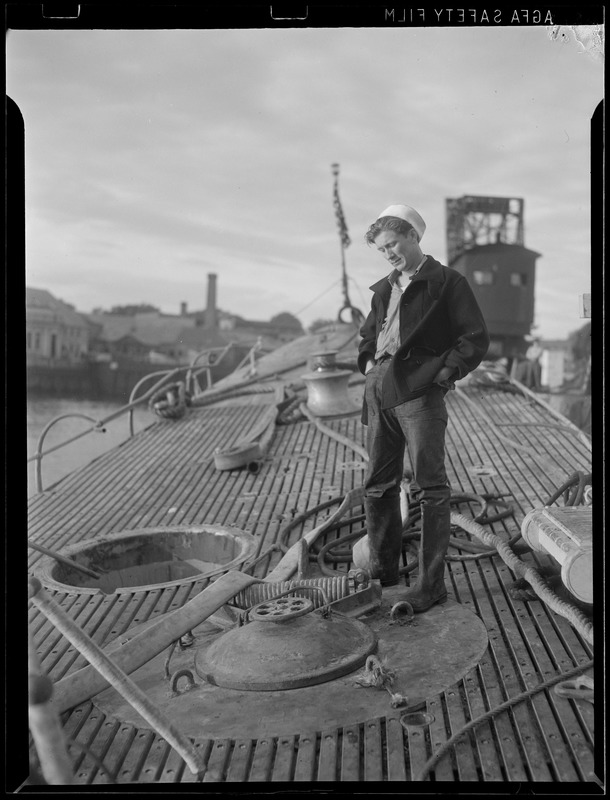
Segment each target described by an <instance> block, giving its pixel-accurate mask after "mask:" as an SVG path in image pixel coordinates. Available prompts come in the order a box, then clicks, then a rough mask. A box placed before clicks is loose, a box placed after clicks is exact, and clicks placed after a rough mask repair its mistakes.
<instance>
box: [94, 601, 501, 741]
mask: <svg viewBox="0 0 610 800" xmlns="http://www.w3.org/2000/svg"><path fill="white" fill-rule="evenodd" d="M400 595H401V589H400V587H392V588H391V589H388V590H386V591H385V594H384V599H383V601H382V605H381V607H380V608H379V609H378V610H377V611H375V612H373V613H372V614H370V615H368V617H367V618H366V619H365V621H366V624H367V626H368V627H370V629H371V630H372V631H374V632H375V634H376V635H377V637H378V648H377V652H376V655H377V657H378V658H379V659H380V660H381V662H382V663H383V664H384V665H385V666H387V667H388V668H390V669H392V670H393V671H394V672H395V674H396V677H395V679H394V683H393V685H392V691H394V692H397V693H400V694H402V695H404V696H406V697H407V699H408V704H409V705H414V704H417V703H419V702H421V701H423V700H425V699H426V698H430V697H433V696H435V695H437V694H438V693H439V692H442V691H443V690H444V689H446V688H447V687H449V686H451V685H452V684H454V683H455V682H456V681H457V680H459V679H460V678H462V677H463V676H464V675H465V674H466V673H467V672H469V670H470V669H472V668H473V667H474V666H475V665H476V664H477V663H478V662H479V660H480V659H481V657H482V656H483V654H484V652H485V650H486V648H487V644H488V639H487V631H486V629H485V626H484V624H483V622H482V621H481V620H480V619H479V617H477V616H476V615H475V614H473V613H472V612H471V611H469V610H468V609H466V608H465V607H464V606H462V605H459V604H458V603H453V602H448V603H446V604H445V605H443V606H435V607H433V608H432V609H430V610H429V611H427V612H426V613H425V614H421V615H417V616H416V617H415V618H414V619H413V620H412V621H411V622H404V623H403V622H402V621H399V620H396V621H392V619H391V617H390V610H391V608H392V606H393V605H394V603H395V602H397V601H398V600H400ZM270 624H272V623H270ZM193 633H194V634H195V635H196V639H197V646H198V647H206V646H209V645H210V644H211V643H212V642H214V641H215V640H217V639H218V637H219V636H220V635H222V634H219V633H218V632H217V629H216V631H214V630H213V629H212V626H211V625H209V624H207V625H206V624H205V623H204V625H202V626H200V628H199V629H196V630H195V631H193ZM206 642H207V644H206ZM195 651H196V647H195V648H188V649H186V650H182V651H179V649H178V648H176V650H175V651H174V654H173V655H172V658H171V666H170V670H169V671H170V673H172V674H175V673H176V672H177V671H178V670H181V669H188V670H190V671H191V673H192V675H193V676H194V678H195V682H196V686H195V687H193V688H187V681H183V682H182V683H179V684H178V691H179V692H180V693H179V694H178V695H177V696H173V695H172V692H171V688H170V685H169V682H168V681H167V680H164V679H163V675H164V665H165V662H166V660H167V653H162V654H161V655H159V656H157V657H156V658H155V659H153V660H152V661H150V662H149V663H148V664H146V665H145V666H144V667H142V668H141V669H139V670H137V671H136V672H135V673H134V674H133V675H132V676H131V677H132V678H133V679H134V680H135V682H136V683H137V684H138V685H139V686H140V687H141V688H142V689H143V690H144V691H145V692H146V693H147V694H148V695H149V697H150V698H151V699H152V700H153V702H155V703H156V704H157V706H158V707H159V709H160V710H161V711H162V712H163V714H164V715H165V716H166V717H167V718H168V719H169V720H170V721H171V722H172V723H173V724H174V725H175V726H176V727H177V728H178V729H179V730H180V731H181V732H182V733H183V734H185V735H188V736H191V737H193V738H195V739H202V738H207V737H211V736H213V737H214V738H217V739H218V738H244V737H245V738H260V737H265V736H273V735H275V736H280V735H291V734H296V733H299V732H303V731H308V730H323V729H324V728H327V727H331V726H335V727H336V726H337V725H343V726H345V725H350V724H355V723H358V722H362V721H363V720H366V719H369V718H371V717H376V716H381V715H384V714H387V713H390V712H391V711H392V707H391V698H390V695H389V693H388V692H387V691H385V690H384V689H376V688H371V687H362V686H360V685H359V684H358V683H357V681H356V679H357V678H358V677H359V676H360V675H361V674H362V670H355V671H354V672H352V673H351V674H349V675H346V676H344V677H339V678H336V679H334V680H330V681H327V682H325V683H321V684H318V685H316V686H308V687H304V688H297V689H290V690H285V691H260V692H256V691H240V690H235V689H226V688H223V687H219V686H213V685H211V684H208V683H206V682H204V681H203V680H202V679H201V678H200V677H199V676H197V673H196V670H195V668H194V658H195ZM243 657H244V659H247V658H248V653H244V654H243ZM94 704H95V705H96V706H98V707H99V708H100V709H101V710H102V711H104V713H106V714H109V715H111V716H113V717H116V718H118V719H120V720H121V721H122V722H131V723H133V724H135V725H137V726H138V727H144V728H146V727H147V724H146V723H145V722H144V720H142V719H141V718H140V716H139V715H138V714H137V712H136V711H135V710H134V709H133V708H132V707H131V706H130V705H129V704H128V703H127V702H126V701H125V700H123V698H122V697H121V696H120V695H119V694H117V693H116V692H115V691H114V690H113V689H108V690H106V691H105V692H103V693H101V694H100V695H98V696H97V697H96V698H95V699H94Z"/></svg>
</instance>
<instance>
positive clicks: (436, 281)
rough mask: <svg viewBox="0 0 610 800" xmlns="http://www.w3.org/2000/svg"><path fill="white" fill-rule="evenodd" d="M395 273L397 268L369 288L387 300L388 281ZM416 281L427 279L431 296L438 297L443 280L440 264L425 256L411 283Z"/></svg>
mask: <svg viewBox="0 0 610 800" xmlns="http://www.w3.org/2000/svg"><path fill="white" fill-rule="evenodd" d="M397 274H398V270H396V269H394V270H392V272H390V274H389V275H386V276H385V278H382V279H381V280H380V281H377V283H374V284H373V285H372V286H369V289H371V291H373V292H376V293H377V294H380V295H381V296H382V298H383V299H384V300H385V301H387V300H389V297H390V294H391V293H392V284H391V283H390V281H393V280H394V279H395V277H396V275H397ZM388 279H389V280H388ZM418 281H427V283H428V291H429V292H430V295H431V296H432V297H438V295H439V292H440V288H441V285H442V284H443V283H444V282H445V275H444V273H443V267H442V264H441V263H440V262H439V261H436V260H435V259H434V258H432V256H427V257H426V261H425V262H424V264H423V266H422V268H421V269H420V271H419V272H418V273H417V275H416V276H415V277H414V278H413V280H412V281H411V283H412V284H413V283H417V282H418ZM408 289H409V286H407V288H406V289H405V291H407V290H408Z"/></svg>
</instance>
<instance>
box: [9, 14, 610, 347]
mask: <svg viewBox="0 0 610 800" xmlns="http://www.w3.org/2000/svg"><path fill="white" fill-rule="evenodd" d="M563 44H564V43H562V42H557V41H555V42H554V41H551V39H550V38H549V36H548V34H547V32H546V31H545V29H544V28H541V27H538V28H522V27H517V26H513V27H504V26H500V27H497V28H473V27H465V28H431V29H426V28H422V29H408V28H372V29H358V28H338V29H282V30H268V29H260V30H222V31H212V30H210V31H205V30H202V31H199V30H192V31H171V30H165V31H110V30H109V31H11V32H10V33H9V37H8V39H7V90H8V94H9V96H11V97H13V99H14V100H15V101H16V102H17V103H18V105H19V106H20V108H21V110H22V112H23V114H24V118H25V123H26V183H27V201H26V202H27V215H28V227H27V250H28V280H30V279H31V281H32V285H37V286H39V287H42V288H48V289H49V290H50V291H52V292H53V291H54V290H57V292H58V294H60V295H62V294H63V297H64V299H65V300H66V301H68V302H72V303H74V304H75V305H76V306H77V307H78V308H81V309H82V310H89V309H90V308H92V307H94V306H100V305H101V306H111V305H117V304H120V303H122V302H150V303H153V304H155V305H159V306H160V307H162V308H163V309H164V310H167V311H172V310H176V308H177V306H178V304H179V302H180V301H181V300H184V299H187V300H188V299H189V298H190V297H199V296H202V295H203V293H204V291H205V289H204V286H205V280H206V277H205V276H206V273H207V272H208V271H216V272H218V274H219V292H220V293H221V296H222V297H223V303H225V306H226V308H227V310H233V311H235V312H236V313H239V314H242V315H243V316H248V315H251V316H253V317H254V318H261V319H264V318H269V317H270V316H273V315H274V314H276V313H279V312H280V311H296V310H299V309H301V308H303V307H304V306H306V305H307V304H308V303H310V301H312V300H313V299H314V298H316V297H318V296H319V295H321V294H322V299H320V301H319V302H317V303H315V304H313V305H312V306H311V307H309V308H308V310H307V312H305V314H304V316H305V320H306V321H307V320H309V321H311V319H314V318H316V317H320V316H333V317H334V316H335V315H336V312H337V310H338V308H339V306H340V305H341V304H342V297H341V292H340V289H339V288H338V287H337V286H336V285H335V284H336V283H337V282H338V281H339V280H340V276H341V272H340V250H339V240H338V236H337V229H336V223H335V218H334V211H333V206H332V176H331V170H330V165H331V163H333V162H335V161H336V162H339V163H340V164H341V179H340V181H341V183H340V187H341V199H342V202H343V206H344V211H345V215H346V219H347V223H348V227H349V230H350V234H351V236H352V239H353V244H352V246H351V247H350V248H349V249H348V251H347V253H346V263H347V269H348V274H349V277H350V284H351V289H353V292H354V297H353V298H352V300H353V301H354V302H355V299H356V297H357V296H358V294H361V300H362V302H366V303H368V301H369V292H368V289H367V288H366V287H368V286H369V285H370V284H371V283H372V282H373V281H374V280H375V279H376V277H378V276H379V274H380V273H381V274H382V273H383V269H384V264H383V262H382V261H381V260H380V259H379V258H378V257H377V255H376V254H375V253H374V252H373V251H371V250H370V249H369V248H367V247H366V245H365V244H364V243H363V241H362V237H363V234H364V232H365V230H366V228H367V227H368V225H369V224H370V222H371V221H372V219H373V218H374V216H376V214H377V213H378V211H379V210H381V209H382V208H384V207H385V206H386V205H388V203H390V202H408V203H410V204H412V205H415V206H416V207H417V208H418V209H419V210H420V211H421V212H422V214H423V215H424V217H425V219H426V221H427V223H428V230H427V232H426V238H425V240H424V243H425V249H426V250H427V252H429V253H431V254H432V255H435V256H436V257H439V258H441V259H443V258H445V218H444V210H445V200H446V198H448V197H461V196H462V195H464V194H489V195H491V196H517V197H523V198H524V199H525V214H526V216H525V231H526V245H527V246H529V247H531V248H532V249H534V250H537V251H538V252H540V253H541V258H540V259H539V271H538V274H539V280H538V284H537V301H536V308H537V321H538V322H539V326H540V331H541V333H542V335H546V334H545V331H547V330H548V331H553V334H552V335H553V336H554V337H556V336H557V335H558V334H557V333H556V331H557V330H559V329H560V328H561V329H566V327H567V326H568V324H569V325H571V322H568V321H566V320H567V317H566V313H567V312H566V309H567V308H568V307H571V306H570V303H571V302H572V298H573V297H574V293H575V290H576V289H577V286H576V284H578V285H579V286H580V285H583V284H584V283H586V280H585V278H586V277H587V276H586V272H587V266H588V264H587V261H588V251H589V247H590V242H589V239H590V233H589V225H590V222H589V219H590V214H589V203H590V200H589V119H590V116H591V114H592V112H593V110H594V108H595V106H596V105H597V103H598V102H599V100H600V99H601V97H602V96H603V73H602V69H601V67H600V65H599V64H598V63H596V62H594V61H593V60H592V59H588V58H587V57H586V56H585V55H583V53H582V52H580V51H578V50H577V49H576V47H573V48H569V47H564V46H563ZM168 276H169V277H168ZM327 289H328V290H329V291H328V294H326V293H325V290H327ZM562 298H563V299H562ZM577 324H578V322H577Z"/></svg>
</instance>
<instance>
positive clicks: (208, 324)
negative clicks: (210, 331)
mask: <svg viewBox="0 0 610 800" xmlns="http://www.w3.org/2000/svg"><path fill="white" fill-rule="evenodd" d="M204 327H205V328H214V329H215V328H217V327H218V319H217V314H216V275H215V273H213V272H210V273H208V304H207V307H206V310H205V325H204Z"/></svg>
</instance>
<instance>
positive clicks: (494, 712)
mask: <svg viewBox="0 0 610 800" xmlns="http://www.w3.org/2000/svg"><path fill="white" fill-rule="evenodd" d="M592 666H593V660H591V661H587V662H586V663H585V664H580V665H579V666H577V667H574V668H573V669H570V670H568V671H567V672H562V673H561V674H560V675H555V676H554V677H553V678H549V679H548V680H547V681H544V683H541V684H539V685H538V686H534V687H533V688H532V689H528V690H527V691H525V692H522V693H521V694H519V695H517V696H516V697H512V698H511V699H510V700H506V701H505V702H504V703H501V704H500V705H499V706H496V707H495V708H492V709H491V710H490V711H487V712H486V713H485V714H482V715H481V716H480V717H477V718H476V719H473V720H471V721H470V722H469V723H468V724H467V725H465V726H464V727H463V728H462V729H461V730H459V731H458V732H457V733H455V734H454V735H453V736H452V737H451V738H450V739H448V740H447V741H446V742H445V744H443V745H442V747H440V748H439V750H437V752H436V753H435V754H434V755H433V756H432V758H430V759H428V761H426V763H425V764H424V766H423V767H422V769H421V770H420V772H419V773H418V774H417V775H416V776H415V777H414V778H413V780H414V781H416V782H419V781H423V780H424V779H425V778H426V775H427V774H428V773H429V772H430V771H431V770H432V769H433V768H434V766H435V765H436V764H437V763H438V762H439V761H440V760H441V758H442V757H443V756H444V755H445V753H446V752H447V751H448V750H449V749H450V748H451V747H453V746H454V745H455V743H456V742H457V741H458V740H459V739H461V738H462V736H465V735H466V734H467V733H469V732H470V731H471V730H473V729H474V728H477V727H478V726H479V725H482V724H483V723H484V722H487V721H488V720H490V719H492V718H493V717H496V716H498V714H501V713H502V712H503V711H506V710H507V709H509V708H512V707H513V706H515V705H517V704H518V703H522V702H523V701H524V700H528V699H529V698H530V697H533V696H534V695H536V694H538V693H539V692H542V691H544V690H545V689H550V688H551V686H554V685H555V684H557V683H561V682H562V681H564V680H566V678H571V677H573V676H574V675H578V674H580V673H582V672H584V671H585V670H587V669H591V667H592Z"/></svg>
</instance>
